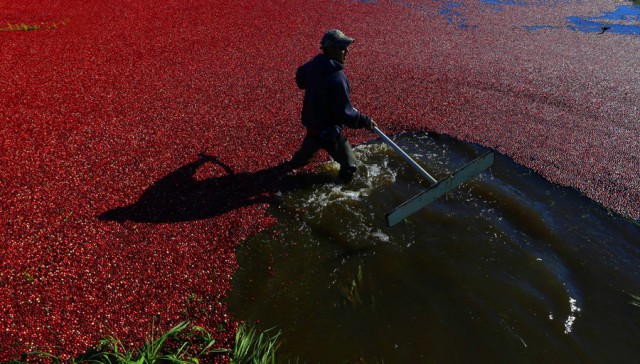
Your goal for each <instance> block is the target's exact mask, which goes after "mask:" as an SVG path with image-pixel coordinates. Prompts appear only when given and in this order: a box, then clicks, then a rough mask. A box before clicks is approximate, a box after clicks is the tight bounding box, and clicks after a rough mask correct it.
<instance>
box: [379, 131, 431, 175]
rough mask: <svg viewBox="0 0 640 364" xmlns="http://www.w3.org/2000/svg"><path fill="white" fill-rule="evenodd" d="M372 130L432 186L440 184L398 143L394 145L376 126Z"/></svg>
mask: <svg viewBox="0 0 640 364" xmlns="http://www.w3.org/2000/svg"><path fill="white" fill-rule="evenodd" d="M371 130H372V131H373V132H374V133H376V134H378V136H379V137H380V138H381V139H382V140H383V141H384V142H385V143H387V144H388V145H389V146H390V147H391V148H393V149H394V150H395V151H396V152H398V154H400V155H401V156H402V158H404V159H405V160H406V161H407V162H408V163H409V164H410V165H411V166H412V167H413V168H415V170H416V171H418V173H420V174H421V175H422V176H423V177H424V178H426V179H428V180H429V182H431V184H434V183H437V182H438V180H436V179H435V178H433V177H432V176H431V175H430V174H429V173H427V171H425V170H424V169H423V168H422V167H420V165H419V164H418V163H416V161H414V160H413V158H411V157H410V156H409V155H408V154H407V153H405V152H404V150H402V149H401V148H400V147H399V146H398V145H397V144H396V143H394V142H393V140H391V139H389V137H388V136H386V135H385V134H384V133H383V132H382V131H381V130H380V129H378V127H377V126H374V127H373V128H371Z"/></svg>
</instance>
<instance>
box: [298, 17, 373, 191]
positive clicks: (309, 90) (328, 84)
mask: <svg viewBox="0 0 640 364" xmlns="http://www.w3.org/2000/svg"><path fill="white" fill-rule="evenodd" d="M354 40H355V39H353V38H349V37H347V36H346V35H344V34H343V33H342V32H341V31H339V30H337V29H332V30H330V31H328V32H327V33H325V35H324V36H323V37H322V41H321V42H320V44H321V47H320V48H321V49H322V54H318V55H317V56H315V57H314V58H313V59H311V60H310V61H309V62H307V63H305V64H304V65H302V66H301V67H300V68H298V72H297V73H296V82H297V84H298V87H299V88H301V89H303V90H304V103H303V105H302V124H303V125H304V126H305V127H306V128H307V135H306V136H305V137H304V140H303V141H302V146H300V150H298V151H297V152H296V153H295V154H294V155H293V158H292V159H291V164H290V166H291V167H292V168H300V167H302V166H304V165H306V164H307V163H309V162H310V161H311V159H312V158H313V156H314V155H315V154H316V153H317V152H318V150H320V149H324V150H326V151H327V152H328V153H329V155H330V156H331V158H333V159H334V160H335V161H336V162H338V163H339V164H340V172H339V174H338V177H339V179H340V181H341V182H343V183H349V182H350V181H351V180H352V179H353V175H354V174H355V172H356V169H357V168H356V163H357V161H356V158H355V156H354V155H353V150H352V149H351V145H349V141H348V140H347V138H345V137H344V135H342V129H343V128H345V127H350V128H355V129H360V128H366V129H368V130H371V129H372V128H373V127H374V126H376V124H375V122H374V121H373V120H372V119H371V118H370V117H368V116H367V115H364V114H362V113H360V112H359V111H358V110H357V109H356V108H354V107H353V105H352V104H351V99H350V97H349V94H350V92H349V83H348V81H347V77H346V76H345V74H344V72H343V71H342V70H343V69H344V60H345V58H346V57H347V53H348V52H349V51H348V49H347V47H348V46H349V45H350V44H351V43H353V41H354Z"/></svg>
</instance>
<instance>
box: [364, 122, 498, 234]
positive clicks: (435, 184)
mask: <svg viewBox="0 0 640 364" xmlns="http://www.w3.org/2000/svg"><path fill="white" fill-rule="evenodd" d="M372 130H373V131H374V132H375V133H376V134H378V135H379V136H380V138H382V140H383V141H384V142H385V143H387V144H388V145H389V146H391V148H393V149H394V150H395V151H396V152H398V153H399V154H400V155H401V156H402V158H404V159H405V160H406V161H407V162H408V163H409V164H410V165H411V166H412V167H413V168H415V170H416V171H418V173H420V174H421V175H422V176H423V177H425V178H426V179H427V180H428V181H429V182H431V187H429V188H428V189H426V190H424V191H422V192H420V193H419V194H418V195H416V196H414V197H413V198H411V199H409V200H407V201H405V202H404V203H402V204H401V205H400V206H398V207H396V208H395V209H393V210H392V211H390V212H388V213H386V214H385V216H386V218H387V225H388V226H393V225H395V224H397V223H399V222H400V221H402V220H404V219H405V218H407V217H408V216H409V215H411V214H413V213H415V212H416V211H418V210H420V209H421V208H423V207H424V206H426V205H428V204H430V203H432V202H433V201H435V200H437V199H438V198H440V197H442V196H443V195H444V194H446V193H447V192H449V191H451V190H453V189H454V188H456V187H458V186H460V185H461V184H462V183H463V182H465V181H466V180H468V179H470V178H471V177H473V176H475V175H477V174H479V173H480V172H482V171H484V170H485V169H487V168H489V167H490V166H491V165H492V164H493V159H494V156H493V152H487V153H485V154H483V155H481V156H480V157H478V158H476V159H475V160H474V161H472V162H471V163H469V164H467V165H466V166H464V167H462V168H460V169H458V170H457V171H455V172H454V173H452V174H451V175H449V176H448V177H447V178H444V179H442V180H440V181H438V180H436V179H435V178H433V177H432V176H431V175H430V174H429V173H427V171H425V170H424V169H423V168H422V167H420V165H418V163H416V161H414V160H413V159H412V158H411V157H410V156H409V155H408V154H407V153H405V152H404V151H403V150H402V149H401V148H400V147H399V146H398V145H397V144H396V143H394V142H393V140H391V139H389V137H388V136H386V135H385V134H384V133H383V132H382V131H381V130H380V129H378V128H377V127H373V129H372Z"/></svg>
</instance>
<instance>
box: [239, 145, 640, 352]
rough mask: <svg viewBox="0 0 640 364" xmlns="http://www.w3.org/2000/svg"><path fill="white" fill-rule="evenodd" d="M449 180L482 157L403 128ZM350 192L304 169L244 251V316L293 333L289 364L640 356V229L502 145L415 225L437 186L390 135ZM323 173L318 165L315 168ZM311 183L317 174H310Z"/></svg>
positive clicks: (366, 160)
mask: <svg viewBox="0 0 640 364" xmlns="http://www.w3.org/2000/svg"><path fill="white" fill-rule="evenodd" d="M395 141H396V143H398V144H399V145H400V146H401V147H402V148H403V149H405V150H406V151H408V152H409V153H410V154H411V155H412V156H414V157H415V158H416V159H417V160H418V161H419V162H420V163H421V164H422V165H423V166H425V168H426V169H427V170H428V171H429V172H431V173H432V174H433V175H434V176H435V177H436V178H438V179H440V178H443V177H445V176H446V175H447V173H450V172H453V171H454V170H456V169H457V168H458V167H461V166H463V165H464V164H466V163H468V162H469V161H471V160H472V159H474V158H476V157H477V156H479V155H480V154H482V153H484V152H485V151H486V150H485V149H484V148H482V147H479V146H477V145H472V144H467V143H463V142H459V141H456V140H453V139H452V138H449V137H446V136H441V135H432V134H408V133H407V134H401V135H398V136H396V137H395ZM355 150H356V154H357V156H358V158H359V159H360V161H361V162H362V165H361V166H360V170H359V177H358V178H357V179H356V180H355V182H354V183H353V184H351V185H349V186H342V185H335V184H332V183H326V184H314V183H312V182H313V180H314V179H317V178H324V177H323V176H326V175H329V174H331V173H335V169H337V166H336V165H334V164H333V163H327V164H325V165H323V166H321V168H320V171H319V172H318V173H319V175H315V174H309V175H308V177H304V176H303V177H300V176H298V180H297V182H296V183H299V184H300V185H299V188H296V189H294V190H293V192H286V193H283V194H281V195H280V196H279V198H278V203H277V204H275V205H274V206H273V207H272V208H271V213H272V214H274V215H275V216H276V217H277V218H278V221H279V222H278V223H277V225H276V226H275V227H273V228H272V229H270V230H268V231H265V232H263V233H261V234H260V235H258V236H256V237H254V238H252V239H251V240H249V241H246V242H244V243H243V244H242V245H241V246H239V248H238V254H237V257H238V263H239V266H240V267H239V269H238V271H237V273H236V275H235V277H234V289H233V291H232V292H230V294H229V297H228V301H229V307H230V311H231V312H232V313H233V314H234V316H235V317H236V319H238V320H241V321H246V322H249V323H257V326H258V328H259V329H263V330H264V329H268V328H271V327H277V328H278V329H279V330H281V332H282V336H281V338H282V340H283V343H282V346H281V347H280V349H279V351H278V353H279V357H280V359H281V361H283V362H287V361H288V360H290V361H292V362H296V361H298V362H306V363H356V362H366V363H424V362H436V363H442V362H447V363H451V362H471V361H473V362H503V363H506V362H519V363H528V362H556V363H560V362H564V363H589V362H593V363H603V362H612V363H613V362H616V363H630V362H635V361H636V360H637V359H638V358H639V357H640V346H638V342H639V340H640V298H638V297H637V296H640V226H638V224H637V222H633V221H630V220H627V219H623V218H620V217H618V216H615V215H613V214H610V213H609V212H608V211H607V210H606V209H604V208H602V207H601V206H600V205H598V204H596V203H595V202H593V201H591V200H589V199H587V198H585V197H583V196H582V195H580V194H579V193H578V192H577V191H576V190H574V189H571V188H566V187H560V186H557V185H554V184H551V183H549V182H547V181H546V180H544V179H543V178H542V177H540V176H539V175H537V174H536V173H534V172H531V171H530V170H528V169H526V168H524V167H522V166H520V165H517V164H515V163H514V162H513V161H511V160H510V159H509V158H507V157H505V156H503V155H498V154H496V161H495V164H494V165H493V167H492V168H491V169H490V170H489V171H486V172H484V173H483V174H481V175H480V176H478V177H476V178H474V179H472V180H470V181H469V182H467V183H465V184H463V185H462V186H461V187H459V188H457V189H455V190H454V191H453V192H451V193H449V194H448V195H447V196H446V197H445V198H442V199H440V200H438V201H436V202H435V203H433V204H431V205H429V206H427V207H426V208H424V209H422V210H421V211H420V212H419V213H417V214H415V215H413V216H412V217H411V218H409V219H407V220H406V221H405V222H402V223H400V224H399V225H396V226H395V227H392V228H388V227H387V226H386V223H385V220H384V213H385V212H387V211H390V210H392V209H393V208H394V207H396V206H397V205H399V204H400V203H402V202H403V201H405V200H407V199H408V198H410V197H412V196H414V195H415V194H417V193H419V192H420V191H422V190H423V189H425V188H427V187H428V182H427V181H424V180H423V179H422V177H420V176H419V175H418V174H417V173H416V172H415V171H414V170H413V169H411V167H410V166H409V165H407V164H406V163H405V162H404V160H402V159H401V158H400V157H399V156H398V155H397V154H395V152H393V150H392V149H391V148H389V147H387V146H386V145H384V144H381V143H380V142H372V143H369V144H365V145H361V146H358V147H357V148H356V149H355ZM309 173H312V172H309ZM305 181H306V182H305Z"/></svg>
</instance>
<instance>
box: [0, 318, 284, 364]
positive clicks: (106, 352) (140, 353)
mask: <svg viewBox="0 0 640 364" xmlns="http://www.w3.org/2000/svg"><path fill="white" fill-rule="evenodd" d="M279 337H280V332H279V331H278V332H275V333H274V329H269V330H266V331H265V332H262V333H258V332H257V331H256V329H255V328H251V329H249V328H247V327H246V326H245V325H240V326H239V327H238V332H237V333H236V343H235V346H234V348H233V350H230V349H227V348H220V347H216V346H215V344H216V341H215V339H214V338H213V336H212V335H211V334H210V333H209V331H207V330H206V329H205V328H203V327H200V326H191V325H190V323H189V322H188V321H185V322H182V323H180V324H178V325H176V326H175V327H173V328H171V329H170V330H169V331H167V332H165V333H162V334H159V333H158V330H157V328H152V330H151V333H150V336H149V337H148V338H147V340H146V342H145V344H144V345H143V346H142V348H140V349H127V348H125V346H124V345H123V344H122V342H121V341H120V340H119V339H117V338H116V337H114V336H107V337H105V338H103V339H102V340H100V341H99V342H98V344H97V345H96V346H95V347H94V348H91V349H90V350H88V351H87V352H86V353H84V354H82V355H80V356H77V357H75V358H72V359H69V360H64V359H61V358H60V357H58V356H55V355H52V354H49V353H46V352H41V351H38V352H31V353H28V354H26V355H25V357H24V360H29V359H30V358H35V359H41V360H45V361H47V362H51V363H54V364H62V363H68V364H80V363H83V364H84V363H105V364H154V363H175V364H198V363H200V361H201V360H203V359H206V358H207V357H210V356H211V355H227V356H228V357H229V358H230V361H231V363H235V364H245V363H255V364H262V363H265V364H269V363H275V360H276V356H275V354H276V350H277V349H278V347H279V346H280V343H279V341H278V339H279ZM12 363H13V364H25V363H26V361H14V362H12Z"/></svg>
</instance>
